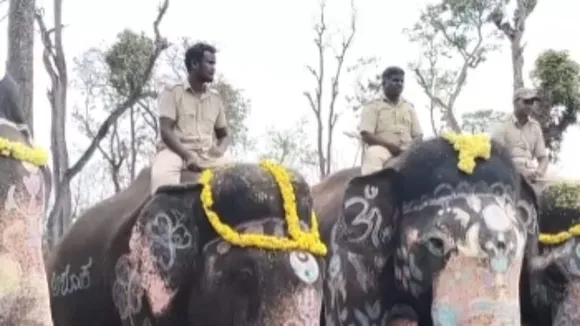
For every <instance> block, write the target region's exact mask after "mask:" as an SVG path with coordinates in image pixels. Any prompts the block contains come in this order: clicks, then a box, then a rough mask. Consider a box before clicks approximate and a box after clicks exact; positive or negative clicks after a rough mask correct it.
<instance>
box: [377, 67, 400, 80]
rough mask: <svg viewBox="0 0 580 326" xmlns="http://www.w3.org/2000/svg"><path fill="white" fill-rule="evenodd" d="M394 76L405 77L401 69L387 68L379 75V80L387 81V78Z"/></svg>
mask: <svg viewBox="0 0 580 326" xmlns="http://www.w3.org/2000/svg"><path fill="white" fill-rule="evenodd" d="M394 75H403V76H405V70H403V68H401V67H398V66H390V67H387V69H385V70H384V71H383V74H382V75H381V78H382V79H383V80H385V79H387V78H389V77H391V76H394Z"/></svg>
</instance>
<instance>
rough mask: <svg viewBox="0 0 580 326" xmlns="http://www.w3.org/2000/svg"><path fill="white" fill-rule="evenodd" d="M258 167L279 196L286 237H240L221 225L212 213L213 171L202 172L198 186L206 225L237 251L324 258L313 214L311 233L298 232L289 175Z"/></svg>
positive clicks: (266, 166) (277, 169) (264, 164)
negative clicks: (250, 249)
mask: <svg viewBox="0 0 580 326" xmlns="http://www.w3.org/2000/svg"><path fill="white" fill-rule="evenodd" d="M260 167H261V168H262V169H264V170H266V171H268V172H269V173H270V174H271V175H272V176H273V177H274V180H275V181H276V184H277V185H278V188H279V189H280V193H281V195H282V203H283V207H284V213H285V220H286V224H287V227H288V234H289V237H275V236H269V235H263V234H241V233H239V232H237V231H236V230H234V229H233V228H232V227H230V226H229V225H226V224H224V223H223V222H222V221H221V220H220V217H219V215H218V214H217V213H216V212H215V211H214V210H213V209H212V206H213V203H214V198H213V195H212V187H211V181H212V178H213V171H212V170H211V169H207V170H205V171H204V172H203V173H202V175H201V177H200V183H201V184H202V185H203V190H202V192H201V203H202V206H203V209H204V211H205V213H206V215H207V218H208V220H209V223H210V224H211V225H212V227H213V228H214V230H215V231H216V232H217V233H218V234H219V235H220V236H221V237H222V238H223V239H224V240H226V241H228V242H229V243H231V244H233V245H237V246H240V247H248V246H253V247H257V248H261V249H270V250H285V251H287V250H304V251H307V252H310V253H312V254H315V255H326V252H327V247H326V245H325V244H324V243H323V242H322V241H321V240H320V234H319V231H318V218H317V217H316V214H315V213H314V211H312V213H311V216H310V231H302V230H301V229H300V219H299V217H298V212H297V209H296V197H295V195H294V188H293V186H292V182H291V180H290V175H289V173H288V171H287V170H286V169H285V168H284V167H282V166H280V165H278V164H276V163H274V162H272V161H269V160H262V161H260Z"/></svg>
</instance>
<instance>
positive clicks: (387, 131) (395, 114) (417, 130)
mask: <svg viewBox="0 0 580 326" xmlns="http://www.w3.org/2000/svg"><path fill="white" fill-rule="evenodd" d="M381 79H382V86H383V97H382V98H381V99H377V100H374V101H371V102H369V103H367V104H365V105H364V106H363V108H362V114H361V121H360V126H359V129H360V134H361V137H362V140H363V142H364V143H365V144H366V145H367V146H368V147H367V148H366V150H365V152H364V155H363V159H362V166H361V173H362V174H363V175H365V174H370V173H372V172H376V171H379V170H381V169H382V168H383V167H384V166H385V163H387V161H388V160H389V159H390V158H391V157H394V156H397V155H399V154H400V153H401V152H402V151H404V150H405V149H407V148H408V147H409V146H410V145H411V144H412V143H413V142H414V141H421V140H422V138H423V131H422V130H421V126H420V125H419V120H418V119H417V114H416V112H415V108H414V107H413V105H412V104H411V103H409V102H408V101H406V100H405V99H403V98H401V93H402V91H403V85H404V83H405V72H404V71H403V69H401V68H399V67H389V68H387V69H385V71H384V72H383V74H382V76H381Z"/></svg>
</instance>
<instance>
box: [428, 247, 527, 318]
mask: <svg viewBox="0 0 580 326" xmlns="http://www.w3.org/2000/svg"><path fill="white" fill-rule="evenodd" d="M521 266H522V262H521V260H517V261H512V262H511V264H508V265H504V266H503V267H504V268H502V269H501V272H498V268H497V266H494V265H493V264H490V263H489V262H487V261H486V260H482V259H481V258H478V257H466V256H464V255H460V254H456V255H452V256H451V257H450V258H449V260H448V262H447V264H446V266H445V268H444V269H443V270H441V271H440V272H439V273H438V274H437V275H436V276H435V278H434V280H433V305H432V308H431V314H432V317H433V321H434V324H435V325H462V326H468V325H470V326H471V325H473V326H475V325H510V326H512V325H513V326H519V325H521V321H520V304H519V278H520V270H521Z"/></svg>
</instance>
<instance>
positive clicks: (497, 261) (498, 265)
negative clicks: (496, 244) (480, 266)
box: [491, 255, 509, 273]
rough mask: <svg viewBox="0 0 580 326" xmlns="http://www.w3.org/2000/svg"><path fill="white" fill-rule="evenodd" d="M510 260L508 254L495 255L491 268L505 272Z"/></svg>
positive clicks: (498, 271)
mask: <svg viewBox="0 0 580 326" xmlns="http://www.w3.org/2000/svg"><path fill="white" fill-rule="evenodd" d="M508 266H509V261H508V259H507V257H506V256H503V255H502V256H495V257H493V258H492V259H491V268H492V269H493V270H494V271H495V272H496V273H505V272H506V271H507V269H508Z"/></svg>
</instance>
